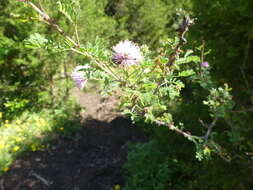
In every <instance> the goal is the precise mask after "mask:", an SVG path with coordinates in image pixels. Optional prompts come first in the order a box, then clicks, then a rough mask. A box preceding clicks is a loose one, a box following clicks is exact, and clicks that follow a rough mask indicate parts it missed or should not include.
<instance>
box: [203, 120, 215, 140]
mask: <svg viewBox="0 0 253 190" xmlns="http://www.w3.org/2000/svg"><path fill="white" fill-rule="evenodd" d="M217 121H218V117H215V118H214V120H213V121H212V123H211V124H210V125H208V126H207V125H205V126H206V127H207V132H206V134H205V135H204V136H203V137H202V138H203V139H204V140H205V141H206V142H207V141H208V138H209V135H210V134H211V132H212V129H213V127H214V126H215V124H216V123H217Z"/></svg>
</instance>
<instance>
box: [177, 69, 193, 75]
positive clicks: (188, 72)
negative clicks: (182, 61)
mask: <svg viewBox="0 0 253 190" xmlns="http://www.w3.org/2000/svg"><path fill="white" fill-rule="evenodd" d="M193 74H195V72H194V71H193V70H192V69H189V70H186V71H182V72H180V73H179V75H178V76H180V77H188V76H191V75H193Z"/></svg>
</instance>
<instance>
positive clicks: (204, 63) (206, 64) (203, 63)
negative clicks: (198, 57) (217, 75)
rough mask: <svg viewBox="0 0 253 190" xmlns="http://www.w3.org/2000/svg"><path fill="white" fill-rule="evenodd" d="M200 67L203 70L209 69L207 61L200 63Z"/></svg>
mask: <svg viewBox="0 0 253 190" xmlns="http://www.w3.org/2000/svg"><path fill="white" fill-rule="evenodd" d="M201 66H202V67H205V68H208V67H209V63H208V62H207V61H205V62H202V63H201Z"/></svg>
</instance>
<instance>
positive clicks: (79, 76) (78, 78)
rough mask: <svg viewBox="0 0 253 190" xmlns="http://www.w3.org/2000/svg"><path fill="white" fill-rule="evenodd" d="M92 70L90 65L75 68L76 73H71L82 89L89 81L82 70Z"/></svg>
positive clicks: (76, 83)
mask: <svg viewBox="0 0 253 190" xmlns="http://www.w3.org/2000/svg"><path fill="white" fill-rule="evenodd" d="M88 68H90V67H89V66H88V65H85V66H80V65H79V66H77V67H75V69H74V71H73V72H72V73H71V77H72V79H73V81H74V83H75V85H76V86H77V87H78V88H79V89H82V88H83V87H84V86H85V84H86V83H87V81H88V79H86V78H84V76H83V74H84V73H83V72H82V71H81V70H83V69H88Z"/></svg>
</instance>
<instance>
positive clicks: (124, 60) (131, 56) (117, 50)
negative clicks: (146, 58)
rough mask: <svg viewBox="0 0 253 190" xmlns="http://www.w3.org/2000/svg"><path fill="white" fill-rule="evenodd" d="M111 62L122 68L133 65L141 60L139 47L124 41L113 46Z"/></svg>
mask: <svg viewBox="0 0 253 190" xmlns="http://www.w3.org/2000/svg"><path fill="white" fill-rule="evenodd" d="M112 49H113V57H112V61H113V62H114V63H116V64H119V65H121V66H123V67H128V66H130V65H135V64H138V63H140V62H141V61H142V60H143V56H142V53H141V50H140V48H139V46H137V45H136V44H134V43H133V42H131V41H128V40H125V41H121V42H119V43H118V44H117V45H115V46H113V48H112Z"/></svg>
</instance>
